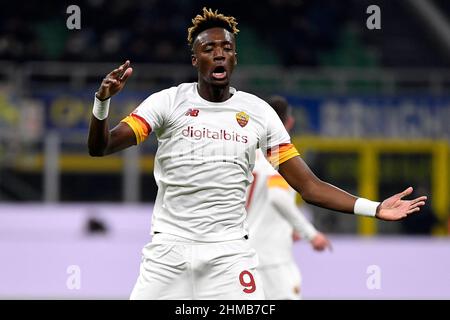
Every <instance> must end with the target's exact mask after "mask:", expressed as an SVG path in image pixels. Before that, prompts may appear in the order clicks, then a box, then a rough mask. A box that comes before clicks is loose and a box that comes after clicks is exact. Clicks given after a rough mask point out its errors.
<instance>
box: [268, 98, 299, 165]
mask: <svg viewBox="0 0 450 320" xmlns="http://www.w3.org/2000/svg"><path fill="white" fill-rule="evenodd" d="M266 116H267V118H266V128H265V132H264V134H263V136H262V139H261V142H260V146H261V150H262V151H263V153H264V155H265V156H266V157H267V160H269V162H270V164H271V165H272V166H273V167H274V168H278V166H279V165H280V164H282V163H283V162H285V161H287V160H289V159H291V158H293V157H295V156H298V155H299V153H298V151H297V149H296V148H295V146H294V145H293V144H292V143H291V137H290V136H289V134H288V132H287V131H286V128H285V127H284V125H283V123H282V122H281V120H280V118H279V117H278V115H277V113H276V112H275V111H274V110H273V109H272V108H271V107H270V106H269V105H267V113H266Z"/></svg>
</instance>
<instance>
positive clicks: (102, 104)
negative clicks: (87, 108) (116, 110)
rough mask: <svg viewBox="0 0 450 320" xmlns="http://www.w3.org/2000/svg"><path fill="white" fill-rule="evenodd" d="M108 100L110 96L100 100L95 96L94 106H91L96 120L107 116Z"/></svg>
mask: <svg viewBox="0 0 450 320" xmlns="http://www.w3.org/2000/svg"><path fill="white" fill-rule="evenodd" d="M110 101H111V98H108V99H106V100H103V101H101V100H99V99H98V98H97V96H95V100H94V107H93V108H92V114H93V115H94V117H96V118H97V119H98V120H105V119H106V118H108V112H109V102H110Z"/></svg>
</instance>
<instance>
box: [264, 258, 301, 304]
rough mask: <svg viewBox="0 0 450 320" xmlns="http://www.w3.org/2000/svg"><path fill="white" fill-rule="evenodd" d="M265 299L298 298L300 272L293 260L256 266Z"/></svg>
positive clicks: (299, 297)
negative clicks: (261, 281) (262, 284)
mask: <svg viewBox="0 0 450 320" xmlns="http://www.w3.org/2000/svg"><path fill="white" fill-rule="evenodd" d="M258 271H259V274H260V276H261V279H262V280H263V283H264V295H265V296H266V299H267V300H300V299H301V293H300V288H301V287H300V286H301V281H302V278H301V274H300V270H299V269H298V267H297V265H296V263H295V262H294V261H291V262H286V263H283V264H276V265H270V266H263V267H261V268H258Z"/></svg>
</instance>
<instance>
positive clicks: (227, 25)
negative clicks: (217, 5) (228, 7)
mask: <svg viewBox="0 0 450 320" xmlns="http://www.w3.org/2000/svg"><path fill="white" fill-rule="evenodd" d="M236 26H237V21H236V19H235V18H234V17H231V16H230V17H228V16H225V15H223V14H222V13H218V10H216V11H213V10H212V9H207V8H205V7H204V8H203V15H199V14H198V15H197V16H196V17H195V18H194V19H192V26H191V27H190V28H189V29H188V37H187V41H188V44H189V46H190V47H191V48H192V46H193V45H194V41H195V38H197V36H198V35H199V34H200V33H201V32H203V31H205V30H206V29H210V28H216V27H219V28H224V29H226V30H228V31H229V32H231V33H232V34H234V35H236V34H237V33H238V32H239V29H238V28H236Z"/></svg>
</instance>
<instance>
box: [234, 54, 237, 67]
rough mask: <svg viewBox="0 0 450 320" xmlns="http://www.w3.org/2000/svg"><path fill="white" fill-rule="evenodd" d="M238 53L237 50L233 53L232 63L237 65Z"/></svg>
mask: <svg viewBox="0 0 450 320" xmlns="http://www.w3.org/2000/svg"><path fill="white" fill-rule="evenodd" d="M237 56H238V54H237V52H235V53H234V65H237V61H238V57H237Z"/></svg>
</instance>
